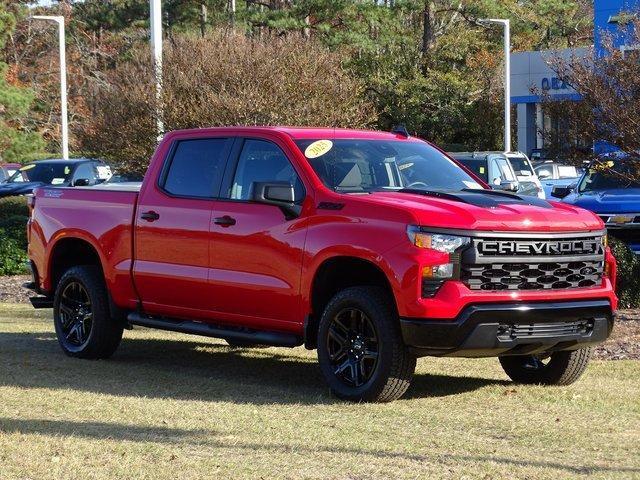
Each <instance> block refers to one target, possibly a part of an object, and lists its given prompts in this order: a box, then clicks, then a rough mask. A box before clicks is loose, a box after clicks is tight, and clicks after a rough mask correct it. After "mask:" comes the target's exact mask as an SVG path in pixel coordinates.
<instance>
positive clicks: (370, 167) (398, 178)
mask: <svg viewBox="0 0 640 480" xmlns="http://www.w3.org/2000/svg"><path fill="white" fill-rule="evenodd" d="M296 143H297V145H298V148H300V150H301V151H302V152H303V153H304V155H305V157H307V159H308V161H309V163H310V164H311V166H312V167H313V169H314V170H315V172H316V173H317V174H318V176H319V177H320V179H321V180H322V181H323V182H324V184H325V185H326V186H327V187H329V188H331V189H333V190H335V191H337V192H343V193H363V192H372V191H379V190H400V189H402V188H414V189H420V190H455V191H459V190H462V189H465V188H479V189H481V188H483V187H482V186H481V185H480V184H478V182H477V181H476V180H475V179H474V178H473V177H471V176H470V175H469V174H467V173H466V172H465V171H464V170H463V169H462V168H460V166H458V165H457V164H456V163H455V162H453V161H452V160H450V159H449V158H447V157H446V156H445V155H444V154H442V153H441V152H439V151H438V150H437V149H435V148H433V147H432V146H430V145H428V144H426V143H423V142H413V141H406V140H405V141H403V140H352V139H349V140H347V139H338V140H322V139H318V140H300V141H298V142H296Z"/></svg>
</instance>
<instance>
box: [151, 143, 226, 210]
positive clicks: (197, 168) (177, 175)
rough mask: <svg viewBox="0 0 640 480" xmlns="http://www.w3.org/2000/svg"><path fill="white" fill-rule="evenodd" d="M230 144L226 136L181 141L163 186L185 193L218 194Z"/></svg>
mask: <svg viewBox="0 0 640 480" xmlns="http://www.w3.org/2000/svg"><path fill="white" fill-rule="evenodd" d="M226 146H227V139H226V138H203V139H195V140H181V141H179V142H178V145H177V146H176V148H175V150H174V152H173V157H172V158H171V164H170V165H169V168H168V170H167V173H166V177H165V180H164V185H163V188H164V189H165V190H166V191H167V192H168V193H170V194H172V195H178V196H182V197H199V198H212V197H214V196H215V194H216V192H215V188H216V186H217V185H218V184H219V182H220V179H221V177H222V173H223V170H224V163H225V160H226V148H225V147H226Z"/></svg>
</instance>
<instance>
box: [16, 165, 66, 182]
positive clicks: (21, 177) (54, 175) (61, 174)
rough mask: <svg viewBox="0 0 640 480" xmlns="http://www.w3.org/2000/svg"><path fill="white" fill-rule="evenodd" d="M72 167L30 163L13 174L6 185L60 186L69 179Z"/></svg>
mask: <svg viewBox="0 0 640 480" xmlns="http://www.w3.org/2000/svg"><path fill="white" fill-rule="evenodd" d="M72 170H73V166H72V165H71V164H64V163H30V164H28V165H25V166H24V167H22V168H21V169H20V170H18V171H17V172H15V173H14V174H13V175H12V176H11V177H10V178H9V180H7V183H20V182H42V183H46V184H48V185H61V184H63V183H66V182H68V181H69V179H70V178H71V172H72Z"/></svg>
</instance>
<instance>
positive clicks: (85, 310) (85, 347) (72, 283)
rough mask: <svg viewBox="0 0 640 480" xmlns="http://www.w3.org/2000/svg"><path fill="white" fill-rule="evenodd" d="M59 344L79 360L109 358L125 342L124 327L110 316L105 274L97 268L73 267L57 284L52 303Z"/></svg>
mask: <svg viewBox="0 0 640 480" xmlns="http://www.w3.org/2000/svg"><path fill="white" fill-rule="evenodd" d="M53 319H54V325H55V329H56V335H57V336H58V343H59V344H60V347H62V350H63V351H64V353H66V354H67V355H69V356H70V357H77V358H88V359H98V358H108V357H110V356H111V355H113V353H114V352H115V351H116V349H117V348H118V345H120V341H121V340H122V331H123V325H122V324H120V323H119V322H117V321H115V320H113V319H112V318H111V315H110V314H109V298H108V295H107V289H106V286H105V283H104V278H103V276H102V271H101V270H100V269H99V268H98V267H94V266H88V265H85V266H79V267H72V268H70V269H69V270H67V271H66V272H65V274H64V275H63V276H62V278H61V279H60V282H58V286H57V288H56V293H55V297H54V302H53Z"/></svg>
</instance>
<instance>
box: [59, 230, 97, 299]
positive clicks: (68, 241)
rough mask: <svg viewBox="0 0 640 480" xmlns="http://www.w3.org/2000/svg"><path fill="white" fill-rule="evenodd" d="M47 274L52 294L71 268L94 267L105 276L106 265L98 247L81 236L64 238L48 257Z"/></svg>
mask: <svg viewBox="0 0 640 480" xmlns="http://www.w3.org/2000/svg"><path fill="white" fill-rule="evenodd" d="M48 259H49V261H48V265H47V274H48V278H49V285H50V290H51V292H55V290H56V287H57V285H58V282H59V281H60V279H61V278H62V276H63V275H64V273H65V272H66V271H67V270H69V268H71V267H77V266H80V265H93V266H96V267H99V268H100V271H101V272H102V275H103V276H104V265H103V261H102V258H101V256H100V253H99V249H98V248H97V246H96V245H95V244H94V243H93V242H91V241H90V240H88V239H86V238H82V237H79V236H66V235H65V236H62V237H60V238H58V239H57V240H56V241H55V242H54V243H53V244H52V245H51V249H50V252H49V255H48Z"/></svg>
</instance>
